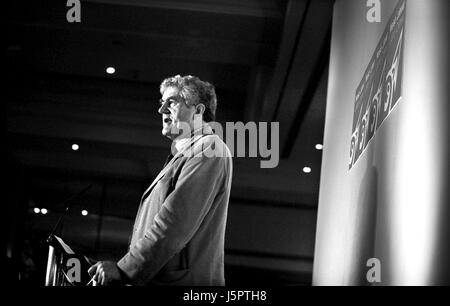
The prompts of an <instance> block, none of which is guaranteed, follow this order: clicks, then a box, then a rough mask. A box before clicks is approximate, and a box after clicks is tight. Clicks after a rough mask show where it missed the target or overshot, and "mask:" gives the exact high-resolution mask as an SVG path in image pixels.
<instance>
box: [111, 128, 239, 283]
mask: <svg viewBox="0 0 450 306" xmlns="http://www.w3.org/2000/svg"><path fill="white" fill-rule="evenodd" d="M232 170H233V167H232V158H231V153H230V151H229V149H228V147H227V146H226V145H225V143H223V141H222V140H221V139H220V138H219V137H218V136H217V135H215V134H212V132H211V133H210V134H207V135H204V134H203V135H202V134H200V135H194V136H193V137H192V138H191V139H190V140H189V141H188V142H187V143H185V144H184V146H183V149H182V150H180V151H178V153H177V154H175V156H174V157H173V158H172V160H171V161H170V162H169V163H168V164H167V165H166V166H165V167H164V169H163V170H162V171H161V173H160V174H159V175H158V176H157V178H156V179H155V180H154V182H153V183H152V184H151V185H150V187H149V188H148V189H147V190H146V191H145V192H144V194H143V196H142V199H141V205H140V207H139V210H138V213H137V216H136V220H135V224H134V228H133V234H132V238H131V243H130V246H129V250H128V253H127V254H126V255H125V256H124V257H122V259H120V260H119V262H118V263H117V265H118V267H119V268H120V269H121V270H122V271H123V272H124V273H125V274H126V276H127V277H128V278H129V279H130V280H131V283H132V284H134V285H150V284H156V285H187V286H196V285H201V286H205V285H206V286H207V285H213V286H223V285H225V277H224V241H225V227H226V221H227V210H228V201H229V197H230V189H231V179H232Z"/></svg>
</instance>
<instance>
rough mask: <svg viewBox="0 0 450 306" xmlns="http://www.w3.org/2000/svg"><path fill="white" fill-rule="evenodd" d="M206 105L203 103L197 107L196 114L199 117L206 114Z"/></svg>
mask: <svg viewBox="0 0 450 306" xmlns="http://www.w3.org/2000/svg"><path fill="white" fill-rule="evenodd" d="M205 109H206V107H205V105H204V104H203V103H199V104H197V105H196V106H195V114H197V115H203V114H204V112H205Z"/></svg>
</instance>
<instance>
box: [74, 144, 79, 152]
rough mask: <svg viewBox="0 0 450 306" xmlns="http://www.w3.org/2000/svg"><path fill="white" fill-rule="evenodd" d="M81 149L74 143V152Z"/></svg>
mask: <svg viewBox="0 0 450 306" xmlns="http://www.w3.org/2000/svg"><path fill="white" fill-rule="evenodd" d="M79 148H80V146H79V145H77V144H76V143H74V144H73V145H72V150H74V151H77V150H78V149H79Z"/></svg>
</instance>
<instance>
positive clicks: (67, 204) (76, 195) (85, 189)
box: [47, 184, 92, 244]
mask: <svg viewBox="0 0 450 306" xmlns="http://www.w3.org/2000/svg"><path fill="white" fill-rule="evenodd" d="M91 187H92V184H90V185H89V186H87V187H85V188H84V189H83V190H81V191H80V192H78V193H76V194H75V195H73V196H71V197H70V198H68V199H66V200H65V201H64V202H62V203H61V204H60V205H66V208H65V209H64V211H63V213H62V214H61V216H60V217H59V219H58V221H57V222H56V225H55V227H54V228H53V230H52V231H51V232H50V235H49V236H48V238H47V243H48V244H52V242H53V239H54V238H53V237H54V234H55V232H56V230H57V229H58V226H59V224H60V223H61V221H62V220H63V219H64V217H65V216H66V214H67V212H68V211H69V210H70V206H71V204H72V201H73V200H75V199H76V198H78V197H79V196H81V195H82V194H83V193H85V192H86V191H88V190H89V189H91Z"/></svg>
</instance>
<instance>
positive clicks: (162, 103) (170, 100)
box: [159, 97, 181, 107]
mask: <svg viewBox="0 0 450 306" xmlns="http://www.w3.org/2000/svg"><path fill="white" fill-rule="evenodd" d="M180 102H181V100H180V99H179V100H177V99H175V98H173V97H171V98H168V99H167V100H165V101H164V100H163V99H159V107H161V106H163V105H165V104H166V103H169V106H170V107H173V106H175V105H176V104H178V103H180Z"/></svg>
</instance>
